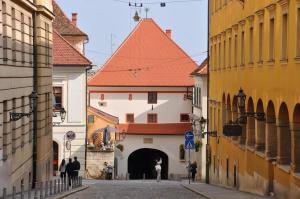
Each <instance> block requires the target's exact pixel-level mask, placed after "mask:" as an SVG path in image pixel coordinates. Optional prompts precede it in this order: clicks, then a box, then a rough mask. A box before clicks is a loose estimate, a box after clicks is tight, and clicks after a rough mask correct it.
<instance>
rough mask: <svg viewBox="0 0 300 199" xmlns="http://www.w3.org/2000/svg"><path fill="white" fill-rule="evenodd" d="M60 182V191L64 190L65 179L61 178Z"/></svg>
mask: <svg viewBox="0 0 300 199" xmlns="http://www.w3.org/2000/svg"><path fill="white" fill-rule="evenodd" d="M60 182H61V183H60V192H64V180H63V179H61V180H60Z"/></svg>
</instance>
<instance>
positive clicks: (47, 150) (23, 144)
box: [0, 0, 53, 192]
mask: <svg viewBox="0 0 300 199" xmlns="http://www.w3.org/2000/svg"><path fill="white" fill-rule="evenodd" d="M51 10H52V1H51V0H47V1H42V0H37V1H33V0H30V1H29V0H18V1H17V0H16V1H13V0H2V1H1V3H0V58H1V59H0V176H1V178H0V189H1V188H3V187H7V188H8V189H11V187H12V186H11V185H15V186H17V187H18V188H17V189H19V187H20V184H21V182H24V184H25V186H26V187H27V185H28V183H29V182H30V181H32V180H33V179H34V178H33V177H34V176H35V174H34V173H35V170H34V169H33V165H34V157H35V156H34V155H33V148H34V143H37V148H36V149H37V150H36V151H37V153H36V155H37V159H36V160H37V161H36V167H35V168H37V169H36V171H37V172H36V174H37V175H36V177H37V178H36V180H37V181H41V180H46V179H49V178H50V177H51V176H52V175H50V171H51V158H52V119H51V118H52V116H51V113H52V106H51V104H52V94H51V92H52V63H51V62H52V61H51V60H52V58H51V54H52V52H51V51H52V49H51V46H52V28H51V27H52V19H53V15H52V12H51ZM35 16H36V17H35ZM34 18H35V19H36V20H35V21H36V23H34ZM34 24H36V27H37V28H36V31H34ZM35 32H36V37H35V38H36V39H34V33H35ZM34 42H35V44H34ZM34 46H36V50H37V53H36V54H35V55H34ZM35 60H37V61H36V62H35ZM35 63H36V64H35ZM34 68H35V69H36V70H34ZM34 71H36V74H37V78H36V80H37V81H34V76H35V75H34V74H35V73H34ZM34 90H36V92H37V94H38V103H37V115H36V116H37V122H36V123H35V122H33V121H34V114H31V115H30V117H22V118H21V119H19V120H17V121H12V120H11V119H10V113H12V112H15V113H29V112H30V110H31V109H30V100H29V97H28V96H29V95H30V94H31V93H32V92H33V91H34ZM35 125H36V127H37V128H36V129H37V131H36V132H35V131H34V126H35ZM35 138H36V139H35ZM8 192H10V190H8Z"/></svg>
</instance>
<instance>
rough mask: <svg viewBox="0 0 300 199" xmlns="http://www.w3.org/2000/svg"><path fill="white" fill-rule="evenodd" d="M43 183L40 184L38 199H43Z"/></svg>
mask: <svg viewBox="0 0 300 199" xmlns="http://www.w3.org/2000/svg"><path fill="white" fill-rule="evenodd" d="M43 188H44V187H43V182H41V184H40V199H43V198H44V196H43Z"/></svg>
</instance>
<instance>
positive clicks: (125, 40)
mask: <svg viewBox="0 0 300 199" xmlns="http://www.w3.org/2000/svg"><path fill="white" fill-rule="evenodd" d="M141 23H142V21H140V22H139V23H138V24H137V25H136V26H135V27H134V29H133V30H132V31H131V32H130V34H129V35H128V36H127V37H126V38H125V39H124V41H123V42H122V43H121V45H120V46H119V47H118V48H117V49H116V50H115V52H114V53H113V54H112V55H111V56H110V57H109V58H108V60H107V61H106V62H105V63H104V64H103V67H101V68H100V69H99V70H98V71H97V72H96V73H95V74H94V75H93V77H91V78H90V79H89V81H88V82H90V81H91V80H93V79H94V78H95V77H96V76H97V74H98V73H101V71H102V70H104V69H105V67H106V66H107V65H108V64H109V62H110V61H111V60H112V59H113V57H114V56H115V55H116V54H117V53H118V52H119V50H120V49H121V48H122V47H123V46H124V44H125V43H126V42H127V41H128V40H129V38H130V37H131V36H132V35H133V34H134V32H135V31H136V30H137V29H138V27H139V26H140V25H141Z"/></svg>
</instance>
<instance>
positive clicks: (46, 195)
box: [45, 181, 48, 198]
mask: <svg viewBox="0 0 300 199" xmlns="http://www.w3.org/2000/svg"><path fill="white" fill-rule="evenodd" d="M47 197H48V181H46V184H45V198H47Z"/></svg>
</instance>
